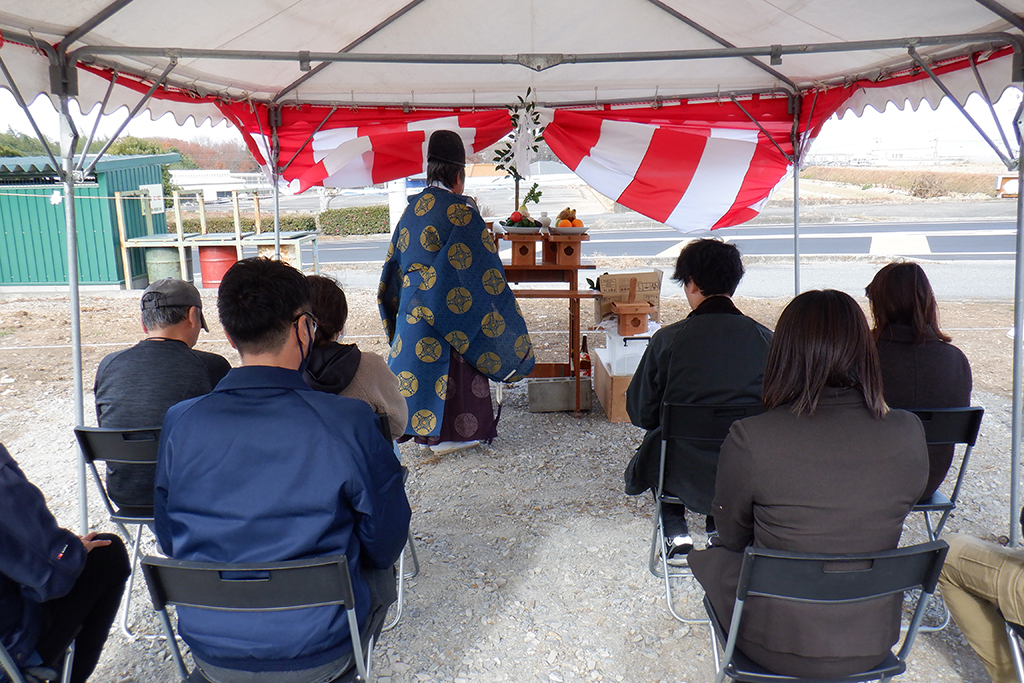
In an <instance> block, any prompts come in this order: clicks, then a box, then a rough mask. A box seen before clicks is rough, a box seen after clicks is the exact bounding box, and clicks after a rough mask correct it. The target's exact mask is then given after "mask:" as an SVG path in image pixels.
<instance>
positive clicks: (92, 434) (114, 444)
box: [75, 427, 160, 465]
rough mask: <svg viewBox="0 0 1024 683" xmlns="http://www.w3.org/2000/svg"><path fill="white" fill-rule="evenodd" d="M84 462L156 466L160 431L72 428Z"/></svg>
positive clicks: (148, 429) (157, 429) (152, 429)
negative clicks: (83, 456)
mask: <svg viewBox="0 0 1024 683" xmlns="http://www.w3.org/2000/svg"><path fill="white" fill-rule="evenodd" d="M75 437H77V438H78V443H79V445H81V447H82V453H83V454H84V455H85V460H86V462H99V461H106V462H114V463H139V464H152V465H155V464H156V456H157V452H158V450H159V448H160V428H159V427H155V428H146V429H107V428H103V427H75Z"/></svg>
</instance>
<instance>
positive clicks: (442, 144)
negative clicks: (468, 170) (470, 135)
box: [427, 130, 466, 166]
mask: <svg viewBox="0 0 1024 683" xmlns="http://www.w3.org/2000/svg"><path fill="white" fill-rule="evenodd" d="M427 161H444V162H446V163H449V164H458V165H459V166H465V165H466V146H465V145H464V144H463V143H462V138H460V137H459V134H458V133H456V132H455V131H453V130H435V131H434V132H433V133H431V134H430V142H428V143H427Z"/></svg>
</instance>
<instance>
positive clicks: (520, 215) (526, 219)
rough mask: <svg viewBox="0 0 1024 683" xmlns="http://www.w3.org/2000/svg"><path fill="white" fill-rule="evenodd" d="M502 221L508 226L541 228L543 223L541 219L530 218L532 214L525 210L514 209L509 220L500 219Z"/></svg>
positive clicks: (502, 223)
mask: <svg viewBox="0 0 1024 683" xmlns="http://www.w3.org/2000/svg"><path fill="white" fill-rule="evenodd" d="M522 208H525V207H522ZM500 223H501V225H503V226H505V227H506V228H539V227H541V225H542V223H541V222H540V221H535V220H533V219H532V218H530V214H529V213H526V212H525V211H513V212H512V215H510V216H509V217H508V219H507V220H503V221H500Z"/></svg>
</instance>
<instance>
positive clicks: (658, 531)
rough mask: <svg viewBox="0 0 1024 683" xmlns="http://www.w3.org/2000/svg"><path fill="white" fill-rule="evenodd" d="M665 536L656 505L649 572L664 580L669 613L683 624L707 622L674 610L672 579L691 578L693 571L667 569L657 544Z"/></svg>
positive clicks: (659, 511)
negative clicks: (659, 558) (659, 557)
mask: <svg viewBox="0 0 1024 683" xmlns="http://www.w3.org/2000/svg"><path fill="white" fill-rule="evenodd" d="M663 538H665V522H664V520H663V519H662V518H661V506H660V505H658V506H657V509H656V523H655V525H654V538H653V539H651V558H650V569H651V573H652V574H654V575H655V576H656V577H658V578H660V579H664V581H665V602H667V603H668V611H669V613H670V614H671V615H672V616H673V617H674V618H675V619H676V620H677V621H679V622H681V623H684V624H707V623H708V620H707V619H686V618H685V617H682V616H680V615H679V613H678V612H676V608H675V604H674V600H673V599H672V579H676V578H689V579H692V578H693V572H692V571H691V570H690V568H689V567H687V568H685V569H680V570H679V571H676V572H672V571H670V570H669V566H668V557H667V553H665V551H664V549H662V552H660V553H659V552H658V544H659V543H662V544H663V541H662V540H661V539H663ZM658 555H661V563H660V565H661V566H660V567H658V564H659V563H658V559H657V558H658Z"/></svg>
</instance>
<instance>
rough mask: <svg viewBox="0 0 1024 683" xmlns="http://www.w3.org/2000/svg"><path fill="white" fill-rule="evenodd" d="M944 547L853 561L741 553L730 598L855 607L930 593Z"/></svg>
mask: <svg viewBox="0 0 1024 683" xmlns="http://www.w3.org/2000/svg"><path fill="white" fill-rule="evenodd" d="M947 550H949V546H948V545H947V544H946V542H945V541H930V542H928V543H922V544H920V545H915V546H910V547H907V548H897V549H895V550H887V551H884V552H879V553H863V554H856V555H821V554H807V553H794V552H787V551H784V550H771V549H768V548H754V547H747V548H746V550H745V551H744V557H743V567H742V569H741V570H740V582H739V587H738V588H737V591H736V596H737V598H738V599H740V600H745V599H746V597H747V595H748V594H749V595H759V596H765V597H774V598H781V599H784V600H795V601H800V602H857V601H860V600H869V599H871V598H877V597H881V596H885V595H892V594H893V593H899V592H901V591H905V590H910V589H911V588H923V590H924V591H925V592H928V593H931V592H933V591H934V590H935V584H936V583H937V582H938V580H939V572H940V571H941V570H942V563H943V561H944V560H945V558H946V551H947Z"/></svg>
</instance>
